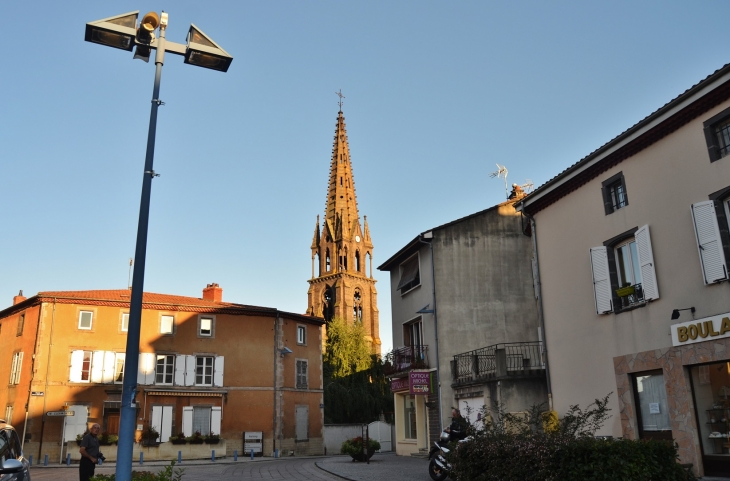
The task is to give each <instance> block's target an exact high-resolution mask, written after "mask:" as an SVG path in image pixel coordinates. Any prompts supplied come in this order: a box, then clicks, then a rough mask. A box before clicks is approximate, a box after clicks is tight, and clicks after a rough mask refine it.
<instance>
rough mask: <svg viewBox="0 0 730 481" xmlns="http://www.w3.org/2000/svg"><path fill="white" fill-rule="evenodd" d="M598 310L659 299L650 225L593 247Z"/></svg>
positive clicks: (592, 256) (594, 289) (604, 312)
mask: <svg viewBox="0 0 730 481" xmlns="http://www.w3.org/2000/svg"><path fill="white" fill-rule="evenodd" d="M590 256H591V269H592V273H593V293H594V299H595V302H596V312H597V313H598V314H608V313H610V312H616V313H618V312H621V311H622V310H624V309H628V308H633V307H635V306H639V305H644V304H645V302H646V301H652V300H655V299H659V288H658V285H657V280H656V269H655V266H654V254H653V252H652V248H651V237H650V235H649V226H648V225H645V226H642V227H639V228H635V229H631V230H630V231H628V232H625V233H623V234H621V235H618V236H616V237H614V238H613V239H610V240H608V241H606V242H604V245H603V246H600V247H592V248H591V249H590Z"/></svg>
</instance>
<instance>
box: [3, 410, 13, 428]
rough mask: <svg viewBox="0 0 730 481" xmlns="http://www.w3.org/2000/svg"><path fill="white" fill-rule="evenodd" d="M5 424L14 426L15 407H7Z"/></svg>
mask: <svg viewBox="0 0 730 481" xmlns="http://www.w3.org/2000/svg"><path fill="white" fill-rule="evenodd" d="M5 422H6V423H8V424H13V406H5Z"/></svg>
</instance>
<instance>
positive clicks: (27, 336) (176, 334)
mask: <svg viewBox="0 0 730 481" xmlns="http://www.w3.org/2000/svg"><path fill="white" fill-rule="evenodd" d="M130 294H131V291H129V290H126V289H125V290H106V291H62V292H40V293H38V294H37V295H35V296H33V297H30V298H27V299H26V298H25V297H22V296H16V298H15V299H14V304H13V305H12V306H10V307H8V308H6V309H4V310H2V311H0V340H1V341H2V343H3V345H4V346H7V349H5V350H3V352H2V353H1V354H0V356H4V357H5V359H4V361H2V362H0V378H1V377H2V376H5V377H7V379H8V380H9V382H8V384H7V386H6V387H4V388H0V405H4V408H5V417H6V419H7V421H8V422H10V423H12V424H14V426H15V427H16V429H17V430H18V432H19V433H20V434H21V435H22V436H23V440H24V449H25V452H26V453H27V454H28V455H33V456H35V457H36V459H42V456H43V455H45V454H48V455H49V456H50V458H51V459H52V460H54V459H60V458H61V457H65V453H66V452H69V453H71V454H72V455H73V456H74V457H76V455H77V453H78V448H76V447H75V443H73V448H66V447H65V446H64V445H65V442H73V441H75V439H76V436H77V434H79V433H81V432H83V431H84V430H85V429H86V427H87V426H88V424H89V423H92V422H95V423H98V424H100V425H101V427H102V431H103V432H105V433H108V434H111V435H114V434H116V433H118V429H119V416H120V409H119V408H120V404H121V391H122V381H123V377H124V376H125V375H130V374H131V375H134V376H137V382H138V390H137V396H136V404H137V406H138V419H137V428H138V432H137V437H138V440H141V439H142V434H143V433H144V432H146V431H148V430H149V428H154V429H155V431H157V432H158V433H159V437H158V438H157V439H155V440H153V443H152V444H154V445H157V444H159V443H161V445H162V446H163V447H164V445H165V444H166V443H168V442H169V441H170V437H171V436H175V435H178V434H179V433H183V434H184V435H185V436H192V435H193V434H194V433H195V432H200V433H201V434H202V435H206V434H211V433H212V434H218V435H220V436H221V438H223V440H224V441H223V444H221V445H220V446H218V448H217V449H218V451H217V453H218V454H219V455H225V454H226V452H227V451H228V454H233V450H238V452H240V453H242V452H243V439H244V438H243V436H244V433H245V432H253V433H261V434H262V435H263V445H262V451H263V454H264V455H267V456H269V455H271V454H272V452H273V451H274V449H278V450H279V452H283V453H287V454H288V452H289V451H293V452H295V453H298V454H322V452H323V442H322V429H323V411H322V409H321V405H322V403H323V398H322V355H321V350H320V347H319V346H320V345H321V326H322V324H323V321H322V320H321V319H318V318H315V317H311V316H304V315H300V314H293V313H288V312H282V311H279V310H277V309H272V308H265V307H256V306H247V305H242V304H234V303H229V302H223V301H222V289H221V288H220V287H219V286H218V285H217V284H210V285H208V286H207V287H206V288H205V289H204V291H203V296H202V298H192V297H183V296H174V295H167V294H153V293H144V299H143V311H142V326H141V335H140V354H139V370H138V372H136V373H125V372H124V364H125V352H124V351H125V348H126V338H127V335H126V331H127V326H128V320H129V301H130ZM64 410H67V411H69V412H72V413H73V415H72V416H64V415H62V412H63V411H64ZM48 413H58V414H61V415H59V416H56V415H54V414H48ZM62 438H63V442H62ZM135 449H141V448H140V447H139V446H137V447H136V448H135ZM159 449H161V448H158V450H159ZM104 452H105V454H106V455H107V457H110V454H111V459H114V448H107V449H104ZM156 452H157V451H156ZM159 452H162V451H159ZM171 452H172V451H171ZM174 453H175V454H174V456H176V455H177V454H176V453H177V449H175V450H174ZM209 455H210V452H209V451H208V456H209ZM154 456H155V454H151V453H147V454H146V455H145V457H146V458H147V459H150V458H151V457H154Z"/></svg>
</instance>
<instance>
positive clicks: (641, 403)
mask: <svg viewBox="0 0 730 481" xmlns="http://www.w3.org/2000/svg"><path fill="white" fill-rule="evenodd" d="M634 394H635V398H636V405H637V406H638V409H637V410H636V413H637V417H638V422H639V437H640V438H641V439H659V440H667V441H671V440H672V426H671V423H670V420H669V405H668V403H667V389H666V387H665V386H664V374H663V373H662V371H661V370H660V371H652V372H648V373H641V374H635V375H634Z"/></svg>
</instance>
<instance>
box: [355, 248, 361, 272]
mask: <svg viewBox="0 0 730 481" xmlns="http://www.w3.org/2000/svg"><path fill="white" fill-rule="evenodd" d="M355 270H356V271H357V272H360V251H355Z"/></svg>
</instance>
